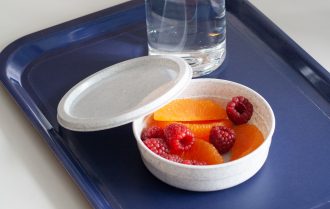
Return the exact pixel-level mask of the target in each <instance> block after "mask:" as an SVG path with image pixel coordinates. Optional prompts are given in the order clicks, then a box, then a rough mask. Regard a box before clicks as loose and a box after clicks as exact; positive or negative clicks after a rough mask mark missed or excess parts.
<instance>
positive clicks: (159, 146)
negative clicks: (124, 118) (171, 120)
mask: <svg viewBox="0 0 330 209" xmlns="http://www.w3.org/2000/svg"><path fill="white" fill-rule="evenodd" d="M143 143H144V144H145V145H146V146H147V147H148V148H149V149H150V150H151V151H153V152H154V153H156V154H157V155H160V156H164V155H167V154H168V153H169V150H168V146H167V144H166V142H165V140H164V139H161V138H148V139H146V140H144V141H143Z"/></svg>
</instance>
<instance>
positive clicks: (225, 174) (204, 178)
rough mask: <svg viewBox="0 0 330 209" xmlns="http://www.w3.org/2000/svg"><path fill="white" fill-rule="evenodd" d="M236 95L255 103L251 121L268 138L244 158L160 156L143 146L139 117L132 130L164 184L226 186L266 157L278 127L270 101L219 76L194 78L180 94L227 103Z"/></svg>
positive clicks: (195, 187)
mask: <svg viewBox="0 0 330 209" xmlns="http://www.w3.org/2000/svg"><path fill="white" fill-rule="evenodd" d="M237 95H242V96H244V97H246V98H248V99H249V100H250V102H251V103H252V104H253V106H254V114H253V116H252V118H251V120H250V122H249V123H253V124H255V125H257V126H258V127H259V128H260V130H261V132H262V133H263V135H264V137H265V138H266V139H265V141H264V143H263V144H262V145H261V146H260V147H259V148H258V149H256V150H255V151H253V152H252V153H250V154H249V155H247V156H245V157H243V158H241V159H238V160H235V161H232V162H226V163H224V164H219V165H212V166H191V165H183V164H177V163H174V162H170V161H168V160H165V159H163V158H161V157H159V156H157V155H156V154H154V153H152V152H151V151H150V150H149V149H148V148H147V147H146V146H144V144H143V142H142V141H141V139H140V134H141V130H142V128H143V126H144V118H139V119H138V120H136V121H134V123H133V131H134V135H135V137H136V140H137V144H138V147H139V150H140V153H141V156H142V159H143V162H144V164H145V165H146V167H147V169H148V170H149V171H150V172H151V173H152V174H153V175H155V176H156V177H157V178H158V179H160V180H162V181H164V182H165V183H167V184H169V185H172V186H175V187H178V188H182V189H186V190H191V191H215V190H221V189H226V188H229V187H232V186H235V185H238V184H240V183H242V182H244V181H246V180H247V179H249V178H251V177H252V176H253V175H254V174H255V173H256V172H258V170H259V169H260V168H261V167H262V165H263V164H264V162H265V161H266V159H267V156H268V150H269V147H270V144H271V139H272V135H273V132H274V128H275V118H274V114H273V111H272V110H271V108H270V106H269V104H268V103H267V102H266V101H265V100H264V99H263V98H262V97H261V96H260V95H259V94H257V93H256V92H254V91H253V90H251V89H249V88H247V87H245V86H243V85H240V84H237V83H234V82H231V81H225V80H219V79H195V80H193V81H192V82H191V83H190V84H189V86H188V88H187V89H185V90H184V92H183V93H182V94H181V95H180V96H179V97H180V98H184V97H185V98H188V97H189V98H191V97H208V98H213V99H215V100H216V101H218V102H219V103H220V104H222V105H223V106H224V105H225V104H226V103H227V102H228V101H229V100H230V99H231V98H232V97H234V96H237Z"/></svg>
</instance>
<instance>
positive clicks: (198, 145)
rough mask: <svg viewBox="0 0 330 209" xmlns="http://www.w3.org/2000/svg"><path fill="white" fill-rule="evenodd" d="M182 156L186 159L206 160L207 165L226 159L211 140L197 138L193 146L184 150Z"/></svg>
mask: <svg viewBox="0 0 330 209" xmlns="http://www.w3.org/2000/svg"><path fill="white" fill-rule="evenodd" d="M181 157H182V158H183V159H185V160H196V161H199V162H205V163H206V164H207V165H214V164H220V163H223V162H224V160H223V158H222V156H221V155H220V154H219V152H218V150H217V149H216V148H215V147H214V146H213V145H212V144H210V143H209V142H206V141H204V140H201V139H196V140H195V142H194V144H193V145H192V147H191V148H190V149H189V150H187V151H185V152H183V153H182V154H181Z"/></svg>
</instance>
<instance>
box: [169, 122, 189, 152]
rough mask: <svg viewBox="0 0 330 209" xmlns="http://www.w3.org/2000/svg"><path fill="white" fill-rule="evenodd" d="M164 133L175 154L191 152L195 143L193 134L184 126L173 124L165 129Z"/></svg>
mask: <svg viewBox="0 0 330 209" xmlns="http://www.w3.org/2000/svg"><path fill="white" fill-rule="evenodd" d="M164 133H165V138H166V141H167V144H168V145H169V147H170V149H171V150H172V151H174V152H176V151H185V150H189V149H190V148H191V146H192V145H193V143H194V142H195V138H194V135H193V133H192V132H191V131H190V130H189V129H188V128H187V127H186V126H185V125H183V124H179V123H172V124H170V125H168V126H166V127H165V129H164Z"/></svg>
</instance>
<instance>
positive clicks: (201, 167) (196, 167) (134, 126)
mask: <svg viewBox="0 0 330 209" xmlns="http://www.w3.org/2000/svg"><path fill="white" fill-rule="evenodd" d="M208 81H212V82H217V83H229V84H232V85H237V86H239V88H244V89H246V90H248V91H250V92H252V93H253V94H254V95H256V96H257V97H258V99H260V100H261V101H262V102H263V104H264V105H265V106H266V108H267V110H268V111H269V113H270V116H271V127H270V130H269V132H268V134H267V136H266V137H265V140H264V141H263V142H262V144H261V145H260V146H259V147H258V148H257V149H255V150H253V151H252V152H250V153H249V154H247V155H245V156H243V157H241V158H239V159H236V160H233V161H229V162H225V163H221V164H215V165H187V164H182V163H177V162H174V161H170V160H168V159H165V158H163V157H161V156H159V155H157V154H156V153H154V152H152V151H151V150H150V149H149V148H148V147H147V146H146V145H145V144H144V143H143V141H142V139H141V137H140V135H139V134H138V131H137V121H138V120H141V119H144V118H145V117H146V116H144V117H143V118H139V119H137V120H134V121H133V123H132V129H133V133H134V136H135V140H136V141H137V143H138V144H139V145H140V146H139V147H141V146H142V148H143V149H144V150H147V152H148V153H149V154H151V155H152V156H154V157H156V159H158V160H160V161H162V162H164V163H167V164H170V165H173V166H179V167H182V168H191V169H194V170H204V169H216V168H223V167H230V166H235V165H236V164H240V163H241V162H242V161H245V160H247V159H249V158H251V157H253V155H255V153H256V152H257V150H260V149H261V147H264V146H266V142H268V141H271V140H272V137H273V135H274V131H275V123H276V120H275V115H274V112H273V109H272V108H271V106H270V105H269V103H268V102H267V100H266V99H265V98H264V97H263V96H261V95H260V94H259V93H258V92H256V91H255V90H253V89H251V88H250V87H247V86H245V85H243V84H240V83H237V82H233V81H229V80H224V79H215V78H198V79H193V80H192V81H191V82H193V83H200V82H208ZM188 88H189V85H188ZM141 157H142V156H141Z"/></svg>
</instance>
